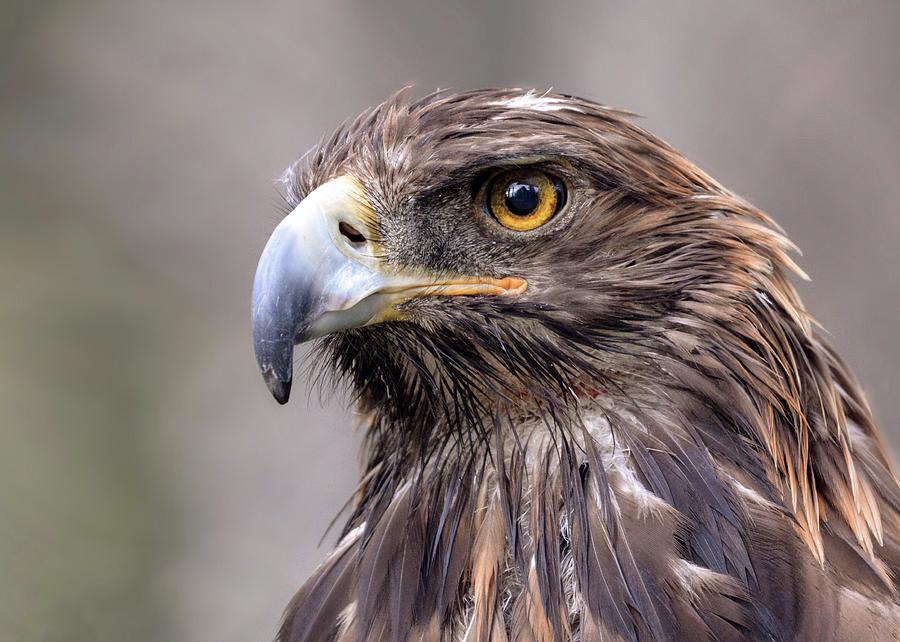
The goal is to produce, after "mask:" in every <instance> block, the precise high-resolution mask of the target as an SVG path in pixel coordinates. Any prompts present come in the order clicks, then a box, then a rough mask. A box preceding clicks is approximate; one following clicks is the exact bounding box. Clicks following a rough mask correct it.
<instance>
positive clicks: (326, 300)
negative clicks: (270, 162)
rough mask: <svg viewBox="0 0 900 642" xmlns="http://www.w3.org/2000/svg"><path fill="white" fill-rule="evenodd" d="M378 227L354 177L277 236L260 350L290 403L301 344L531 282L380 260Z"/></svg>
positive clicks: (260, 273)
mask: <svg viewBox="0 0 900 642" xmlns="http://www.w3.org/2000/svg"><path fill="white" fill-rule="evenodd" d="M377 231H378V225H377V220H376V216H375V213H374V209H373V208H372V205H371V203H370V202H369V200H368V198H367V197H366V194H365V190H364V188H363V186H362V185H361V184H360V183H359V181H358V180H356V179H355V178H353V177H352V176H341V177H339V178H335V179H333V180H331V181H329V182H327V183H325V184H323V185H321V186H320V187H318V188H317V189H315V190H314V191H313V192H311V193H310V194H309V195H308V196H307V197H306V198H305V199H303V201H301V202H300V204H299V205H297V207H296V208H295V209H294V210H293V211H292V212H291V213H290V214H288V215H287V216H286V217H285V218H284V220H282V221H281V223H280V224H279V225H278V227H276V228H275V231H274V232H272V236H271V237H270V238H269V241H268V243H266V247H265V249H264V250H263V253H262V256H261V257H260V259H259V265H258V266H257V268H256V277H255V278H254V279H253V308H252V321H253V347H254V350H255V352H256V361H257V363H258V364H259V368H260V371H261V372H262V376H263V379H264V380H265V382H266V385H267V386H268V387H269V390H270V391H271V393H272V395H273V396H274V397H275V399H276V401H278V403H281V404H283V403H287V400H288V398H289V397H290V393H291V380H292V377H293V360H294V357H293V353H294V346H295V345H296V344H298V343H302V342H304V341H308V340H310V339H315V338H316V337H322V336H325V335H327V334H331V333H332V332H337V331H338V330H346V329H348V328H358V327H361V326H364V325H369V324H374V323H379V322H382V321H386V320H388V319H392V318H397V317H398V313H397V311H396V306H397V305H399V304H400V303H403V302H404V301H408V300H410V299H412V298H416V297H421V296H460V295H509V294H519V293H521V292H523V291H524V290H525V288H526V287H527V285H528V284H527V282H526V281H525V280H523V279H520V278H516V277H507V278H503V279H493V278H490V277H466V276H454V275H447V274H429V273H426V272H422V271H416V270H411V269H407V268H396V267H391V266H389V265H388V264H387V263H385V262H384V261H383V260H381V259H380V258H378V257H379V255H380V252H379V250H378V243H377V240H376V239H377Z"/></svg>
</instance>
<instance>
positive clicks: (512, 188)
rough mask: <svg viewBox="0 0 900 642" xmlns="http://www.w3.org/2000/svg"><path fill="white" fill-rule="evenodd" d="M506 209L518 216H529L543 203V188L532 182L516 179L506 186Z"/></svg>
mask: <svg viewBox="0 0 900 642" xmlns="http://www.w3.org/2000/svg"><path fill="white" fill-rule="evenodd" d="M504 199H505V203H506V209H508V210H509V211H510V212H511V213H512V214H515V215H516V216H528V215H529V214H534V211H535V210H536V209H537V208H538V205H540V203H541V190H540V189H538V187H537V186H536V185H532V184H531V183H523V182H521V181H514V182H512V183H510V184H509V186H508V187H507V188H506V194H504Z"/></svg>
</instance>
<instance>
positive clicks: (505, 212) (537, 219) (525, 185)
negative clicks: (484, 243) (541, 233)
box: [486, 169, 566, 232]
mask: <svg viewBox="0 0 900 642" xmlns="http://www.w3.org/2000/svg"><path fill="white" fill-rule="evenodd" d="M486 200H487V204H486V205H487V209H488V210H489V211H490V213H491V215H492V216H493V217H494V218H495V219H497V222H498V223H500V224H501V225H502V226H503V227H506V228H508V229H511V230H514V231H516V232H527V231H529V230H534V229H537V228H538V227H540V226H541V225H544V224H545V223H546V222H547V221H549V220H550V219H551V218H553V216H554V215H555V214H556V213H557V212H559V211H560V210H561V209H562V208H563V206H564V205H565V204H566V189H565V185H564V184H563V182H562V181H561V180H560V179H558V178H556V177H555V176H551V175H550V174H547V173H546V172H543V171H541V170H537V169H514V170H510V171H506V172H503V173H501V174H499V175H498V176H496V177H494V179H493V180H491V181H490V183H489V184H488V189H487V192H486Z"/></svg>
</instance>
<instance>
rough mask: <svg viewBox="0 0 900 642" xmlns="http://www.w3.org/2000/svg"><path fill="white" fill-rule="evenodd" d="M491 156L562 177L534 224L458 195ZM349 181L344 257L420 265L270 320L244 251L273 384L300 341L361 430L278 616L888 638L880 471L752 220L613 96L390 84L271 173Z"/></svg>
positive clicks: (428, 632) (892, 516)
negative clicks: (327, 304) (374, 291)
mask: <svg viewBox="0 0 900 642" xmlns="http://www.w3.org/2000/svg"><path fill="white" fill-rule="evenodd" d="M511 167H519V168H521V167H528V168H531V169H534V170H536V171H538V172H541V173H546V174H547V175H548V176H551V177H553V178H554V180H558V183H557V185H565V186H566V188H567V192H566V193H565V194H564V195H563V193H562V192H559V200H558V201H554V202H556V203H557V207H558V209H559V211H558V213H557V214H555V215H554V216H553V217H552V218H551V219H550V220H549V221H548V222H546V223H544V224H542V225H541V226H540V227H537V228H536V229H534V230H532V231H513V230H511V229H506V228H504V227H503V226H502V225H500V224H499V223H498V220H496V219H494V218H492V217H491V211H492V210H491V204H490V202H488V203H487V205H486V204H485V203H486V202H485V200H484V196H483V194H484V190H485V189H488V190H490V187H489V186H490V185H491V184H492V183H491V181H492V180H495V178H494V177H495V176H496V175H497V173H498V172H502V171H504V170H507V169H509V168H511ZM531 169H529V170H528V171H531ZM541 175H543V174H541ZM348 176H349V177H352V179H353V181H355V182H354V183H353V185H358V187H354V188H352V189H351V190H350V191H351V192H353V194H355V196H353V198H352V199H351V201H353V202H356V201H360V202H362V201H365V207H363V206H362V205H360V207H359V209H360V211H363V210H364V211H365V214H364V215H363V214H360V215H359V216H358V217H357V218H352V220H351V219H348V218H346V217H344V218H341V219H340V220H341V221H342V223H341V225H342V226H343V227H341V228H339V230H341V231H339V233H340V234H341V235H343V236H340V237H339V236H334V237H333V238H335V239H338V241H336V242H340V243H345V244H347V247H344V246H342V247H343V249H342V250H341V252H343V255H347V256H350V255H351V254H352V252H351V250H352V248H351V249H347V248H349V247H350V246H352V247H363V245H362V244H364V246H365V248H368V249H366V250H365V252H364V253H363V254H361V255H360V256H361V257H362V258H360V259H359V261H361V262H362V263H360V264H363V263H364V264H365V265H374V266H376V268H373V269H376V271H378V273H379V274H382V273H385V274H391V275H394V274H395V273H397V274H399V273H400V272H402V273H403V274H404V275H408V274H412V273H415V274H420V275H425V276H423V277H421V278H426V277H427V278H428V279H431V281H430V282H431V283H432V284H434V285H433V287H432V289H431V290H428V289H426V290H421V291H419V290H417V291H416V294H414V295H412V294H410V295H409V296H404V297H403V298H402V299H398V300H394V299H391V303H390V305H389V306H386V307H384V308H383V310H382V308H379V310H382V312H384V310H389V312H384V313H383V314H382V316H377V315H374V313H373V314H372V315H369V313H368V312H367V313H366V314H367V315H368V316H365V317H364V318H363V317H360V318H361V319H362V320H359V319H357V320H356V321H354V322H353V323H345V322H343V321H342V322H341V324H338V325H335V322H333V321H329V322H328V323H330V324H331V325H329V324H328V323H324V322H318V323H319V325H315V322H314V321H309V320H308V318H311V317H310V314H311V313H310V312H309V310H311V309H313V308H315V306H316V305H319V303H318V302H319V301H320V300H324V299H326V298H328V297H329V296H332V290H329V289H328V288H334V287H338V286H333V285H331V286H328V287H327V288H325V289H324V290H322V292H324V294H318V292H319V291H318V290H316V293H317V294H316V295H315V296H313V295H312V294H309V295H306V294H304V295H303V297H301V298H300V299H298V300H299V301H300V303H292V304H291V305H292V306H294V307H292V308H291V309H290V311H289V312H284V311H283V310H281V311H279V312H277V314H276V313H275V312H272V310H274V308H272V307H271V306H274V305H275V303H274V302H273V301H275V299H276V298H277V297H275V298H272V297H270V299H267V298H266V296H267V293H268V292H269V289H268V287H269V286H268V284H269V281H268V280H267V279H272V278H274V277H272V276H271V274H272V272H271V270H269V271H267V272H266V275H267V276H262V277H261V276H260V274H262V271H263V266H264V264H265V265H266V266H268V265H269V263H266V261H267V259H266V257H265V256H264V260H263V261H262V262H261V268H260V269H261V272H260V273H258V276H257V285H256V290H255V294H254V315H255V316H254V332H255V335H254V336H255V339H256V342H257V354H258V356H259V359H260V364H261V366H262V368H263V370H264V373H266V376H267V381H269V383H270V386H272V389H273V391H274V392H275V393H276V395H277V396H278V397H279V399H280V400H281V401H284V400H286V398H287V394H288V393H289V389H290V376H291V375H290V363H289V359H290V349H291V348H292V346H293V342H294V341H295V340H302V339H306V338H309V337H311V336H312V337H314V336H324V339H322V340H321V341H320V344H319V346H318V350H319V354H320V358H317V359H315V360H314V363H316V364H319V366H318V367H313V368H312V369H311V370H310V371H309V372H310V373H311V376H314V377H319V378H320V381H321V382H322V383H329V384H333V385H339V384H340V383H341V382H347V384H348V385H349V386H350V388H351V390H352V391H353V393H354V398H355V401H356V403H357V406H358V408H359V411H360V413H361V415H362V417H363V424H364V430H365V434H366V446H365V457H364V472H363V476H362V479H361V481H360V484H359V488H358V491H357V492H356V494H355V496H354V498H353V500H352V502H351V505H350V508H349V517H348V519H347V523H346V525H345V527H344V529H343V533H342V535H341V540H340V542H339V543H338V545H337V546H336V548H335V550H334V551H333V552H332V553H331V554H329V555H328V557H327V558H326V559H325V561H324V562H323V564H322V566H321V567H320V568H319V569H318V570H317V571H316V572H315V574H314V575H313V577H312V578H310V579H309V581H308V582H307V583H306V584H305V585H304V587H303V588H301V589H300V591H299V592H298V593H297V595H296V596H295V597H294V599H293V601H292V602H291V604H290V606H289V607H288V609H287V612H286V615H285V620H284V624H283V627H282V629H281V632H280V634H279V639H280V640H282V641H284V642H300V641H306V640H316V641H318V640H340V641H350V640H394V641H406V640H416V641H419V640H423V641H450V640H510V641H512V640H516V641H519V640H521V641H530V642H545V641H550V640H584V641H587V640H619V639H621V640H702V639H715V640H741V639H752V640H862V639H872V640H900V633H898V631H900V601H898V594H897V587H896V583H895V582H896V579H897V573H898V572H900V512H898V511H900V488H898V484H897V481H896V478H895V477H894V475H893V474H892V472H891V470H890V466H889V463H888V461H887V457H886V455H885V453H884V450H883V448H882V446H881V444H880V441H879V435H878V429H877V426H876V424H875V422H874V419H873V418H872V414H871V412H870V410H869V408H868V406H867V404H866V401H865V399H864V397H863V394H862V392H861V391H860V388H859V386H858V384H857V383H856V381H855V380H854V378H853V376H852V374H851V373H850V372H849V370H848V369H847V367H846V366H845V365H844V364H843V362H842V361H841V360H840V358H839V357H838V356H837V355H836V354H835V353H834V352H833V351H832V350H831V348H830V347H829V346H828V345H827V342H826V340H825V339H824V338H823V336H822V335H821V333H819V332H818V331H817V329H816V327H815V323H814V321H813V320H812V318H811V317H810V315H809V314H808V313H807V312H806V310H805V309H804V308H803V306H802V304H801V302H800V300H799V299H798V297H797V294H796V291H795V290H794V288H793V286H792V285H791V283H790V281H789V276H790V275H791V274H792V273H793V274H800V275H802V273H801V272H800V271H799V269H798V268H797V267H796V266H795V265H794V263H793V261H792V260H791V258H790V257H789V255H788V254H789V252H790V251H791V250H792V249H793V246H792V245H791V243H790V241H788V240H787V238H786V237H785V236H784V234H783V233H782V231H781V230H780V228H778V227H777V225H775V224H774V223H773V222H772V221H771V219H769V218H768V216H766V215H765V214H764V213H762V212H760V211H759V210H757V209H756V208H754V207H753V206H752V205H750V204H749V203H747V202H746V201H744V200H743V199H741V198H739V197H738V196H736V195H735V194H733V193H731V192H729V191H728V190H727V189H725V188H723V187H722V186H721V185H719V184H718V183H717V182H715V181H714V180H713V179H712V178H710V177H709V176H707V175H706V174H705V173H703V172H702V171H700V170H699V169H698V168H697V167H695V166H694V165H693V164H691V163H690V162H689V161H687V160H686V159H685V158H683V157H682V156H681V155H680V154H678V153H677V152H676V151H675V150H673V149H672V148H670V147H669V146H668V145H666V144H665V143H663V142H662V141H660V140H658V139H657V138H655V137H653V136H652V135H650V134H648V133H646V132H645V131H643V130H642V129H640V128H638V127H636V126H635V125H634V124H633V123H632V122H631V120H630V115H629V114H626V113H624V112H621V111H617V110H614V109H610V108H607V107H602V106H599V105H597V104H594V103H591V102H589V101H586V100H582V99H578V98H573V97H570V96H563V95H557V94H538V93H535V92H523V91H519V90H484V91H475V92H469V93H462V94H452V93H444V92H442V93H438V94H434V95H431V96H428V97H427V98H424V99H422V100H419V101H411V100H410V99H408V98H407V97H406V96H405V95H403V94H400V95H397V96H395V97H394V98H392V99H391V100H389V101H388V102H386V103H385V104H383V105H380V106H378V107H376V108H374V109H372V110H370V111H369V112H366V113H364V114H363V115H361V116H360V117H359V118H357V119H356V120H354V121H352V122H350V123H348V124H346V125H344V126H343V127H341V128H340V129H339V130H338V131H337V132H336V133H335V134H334V135H333V136H331V137H330V138H328V139H326V140H325V141H323V142H322V143H321V144H320V145H319V146H318V148H317V149H316V150H315V151H314V152H313V153H311V154H310V155H308V156H307V157H306V158H304V159H302V160H301V161H298V163H297V164H295V165H294V166H293V167H292V168H291V169H290V170H289V171H288V172H287V173H286V175H285V180H284V187H285V190H284V191H285V196H286V200H287V203H288V206H289V209H294V208H295V207H297V206H299V205H300V204H301V203H302V202H303V201H304V199H305V197H307V196H308V195H310V194H311V193H312V192H313V191H314V190H316V188H318V187H320V186H322V185H326V184H332V185H333V184H334V183H333V180H334V179H337V178H339V177H348ZM341 180H344V179H341ZM486 185H487V186H488V187H487V188H486V187H485V186H486ZM342 189H343V188H342ZM347 189H350V188H347ZM353 190H356V191H353ZM345 192H346V189H345V190H344V191H342V192H341V194H344V193H345ZM509 193H511V192H509ZM563 196H564V197H565V203H564V205H560V203H562V199H563ZM316 198H317V199H319V197H316ZM335 199H337V200H335V201H334V202H338V201H339V200H340V199H339V198H338V197H335ZM354 199H355V200H354ZM316 202H319V201H318V200H317V201H316ZM328 202H331V201H328ZM340 202H341V203H344V201H340ZM523 202H524V201H523ZM341 207H343V208H344V210H340V208H338V207H337V206H335V207H334V208H332V209H334V211H336V212H337V211H338V210H340V211H341V212H345V211H350V210H353V211H355V208H354V206H352V205H350V206H348V205H341ZM348 208H349V209H348ZM317 211H318V210H317ZM322 211H324V210H322ZM292 216H293V215H292ZM335 216H337V217H340V216H344V214H335ZM329 220H330V219H329ZM336 220H337V218H335V221H336ZM348 221H350V222H349V223H348ZM335 225H337V223H335ZM335 229H338V228H335ZM335 234H338V232H335ZM273 238H275V237H274V236H273ZM298 247H300V246H298ZM303 251H305V250H303ZM329 251H330V250H329ZM354 251H355V250H354ZM361 251H362V250H361ZM267 252H269V250H268V249H267ZM343 255H341V256H343ZM279 256H280V255H279ZM285 256H287V254H285ZM354 256H355V255H354ZM273 260H274V259H273ZM279 260H281V259H279ZM335 260H336V261H338V262H339V263H340V262H342V261H345V259H344V258H340V257H338V258H337V259H335ZM354 260H355V259H354ZM270 262H271V261H270ZM313 263H315V262H313ZM313 263H310V264H313ZM273 265H274V264H273ZM304 265H306V264H305V263H304ZM354 265H356V264H355V263H354ZM268 269H269V268H268V267H267V270H268ZM304 269H305V268H304ZM315 269H317V270H320V268H315ZM354 269H356V268H354ZM320 271H321V270H320ZM279 274H280V273H279ZM448 275H451V276H454V278H456V276H459V275H467V278H468V276H477V277H480V278H482V280H483V281H484V280H486V279H490V284H492V285H491V286H490V287H492V288H494V289H493V290H490V291H488V290H484V289H482V290H478V291H477V292H476V291H475V290H472V288H471V287H469V286H465V288H463V289H462V290H459V291H456V290H453V292H452V293H455V294H465V295H467V296H450V294H451V291H450V290H446V291H445V290H439V289H438V287H439V286H440V287H444V286H442V285H440V284H441V283H443V281H442V280H441V279H446V278H449V276H448ZM279 278H280V277H279ZM316 278H317V279H318V280H317V281H316V283H320V282H321V281H322V279H323V278H324V277H322V276H317V277H316ZM354 278H356V277H354ZM391 278H399V277H395V276H392V277H391ZM404 278H405V277H404ZM510 278H513V279H514V280H513V281H510V280H509V279H510ZM504 279H506V280H504ZM516 279H517V280H516ZM485 282H487V281H485ZM520 282H521V283H524V282H527V289H524V291H522V290H523V287H524V286H522V287H519V286H518V284H519V283H520ZM466 283H469V281H466ZM279 287H281V286H279ZM317 287H318V286H317ZM323 287H324V286H323ZM341 287H345V286H341ZM479 287H482V286H479ZM483 287H488V286H483ZM388 290H389V289H385V288H382V289H381V290H379V292H382V293H383V292H387V291H388ZM390 291H391V292H396V288H395V289H393V290H390ZM285 292H287V290H285ZM367 292H368V291H367ZM498 293H499V294H498ZM438 295H440V296H438ZM391 296H394V295H393V294H391ZM367 297H368V295H367ZM277 299H278V301H282V299H281V298H277ZM372 300H374V299H371V298H366V299H364V301H363V302H369V301H372ZM267 305H268V306H269V307H268V308H267V307H266V306H267ZM334 305H335V306H337V305H338V304H334ZM341 305H344V306H345V307H343V308H339V307H334V306H333V307H331V308H328V310H329V311H330V312H329V314H331V313H333V312H334V311H335V310H344V311H346V309H347V306H350V305H351V304H349V303H347V304H341ZM360 305H361V304H360ZM379 305H381V304H379ZM304 306H305V307H304ZM311 306H312V307H311ZM316 309H318V308H316ZM352 309H353V310H356V309H358V307H353V308H352ZM261 310H262V312H261ZM298 310H299V312H298ZM267 311H268V312H267ZM266 314H270V315H276V317H277V318H275V317H271V318H270V317H269V316H266ZM285 314H287V315H288V317H290V320H291V322H290V324H286V323H287V322H286V321H285V319H286V318H288V317H285V316H284V315H285ZM335 314H338V313H335ZM339 314H344V312H340V313H339ZM379 314H381V313H379ZM278 315H281V316H278ZM298 315H299V316H298ZM299 317H303V319H304V320H303V322H302V323H301V322H300V321H297V320H296V319H297V318H299ZM273 318H275V320H274V321H273ZM317 318H318V317H317ZM325 318H327V319H333V318H335V317H333V316H332V317H328V316H327V315H326V317H325ZM341 318H342V319H343V317H341ZM282 322H284V323H282ZM279 324H281V325H279ZM273 328H275V329H273ZM319 328H327V329H319ZM276 330H277V331H276ZM273 346H274V347H273ZM285 354H286V355H287V357H286V358H287V359H288V362H287V363H285ZM321 364H324V365H321ZM285 373H286V374H285Z"/></svg>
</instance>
